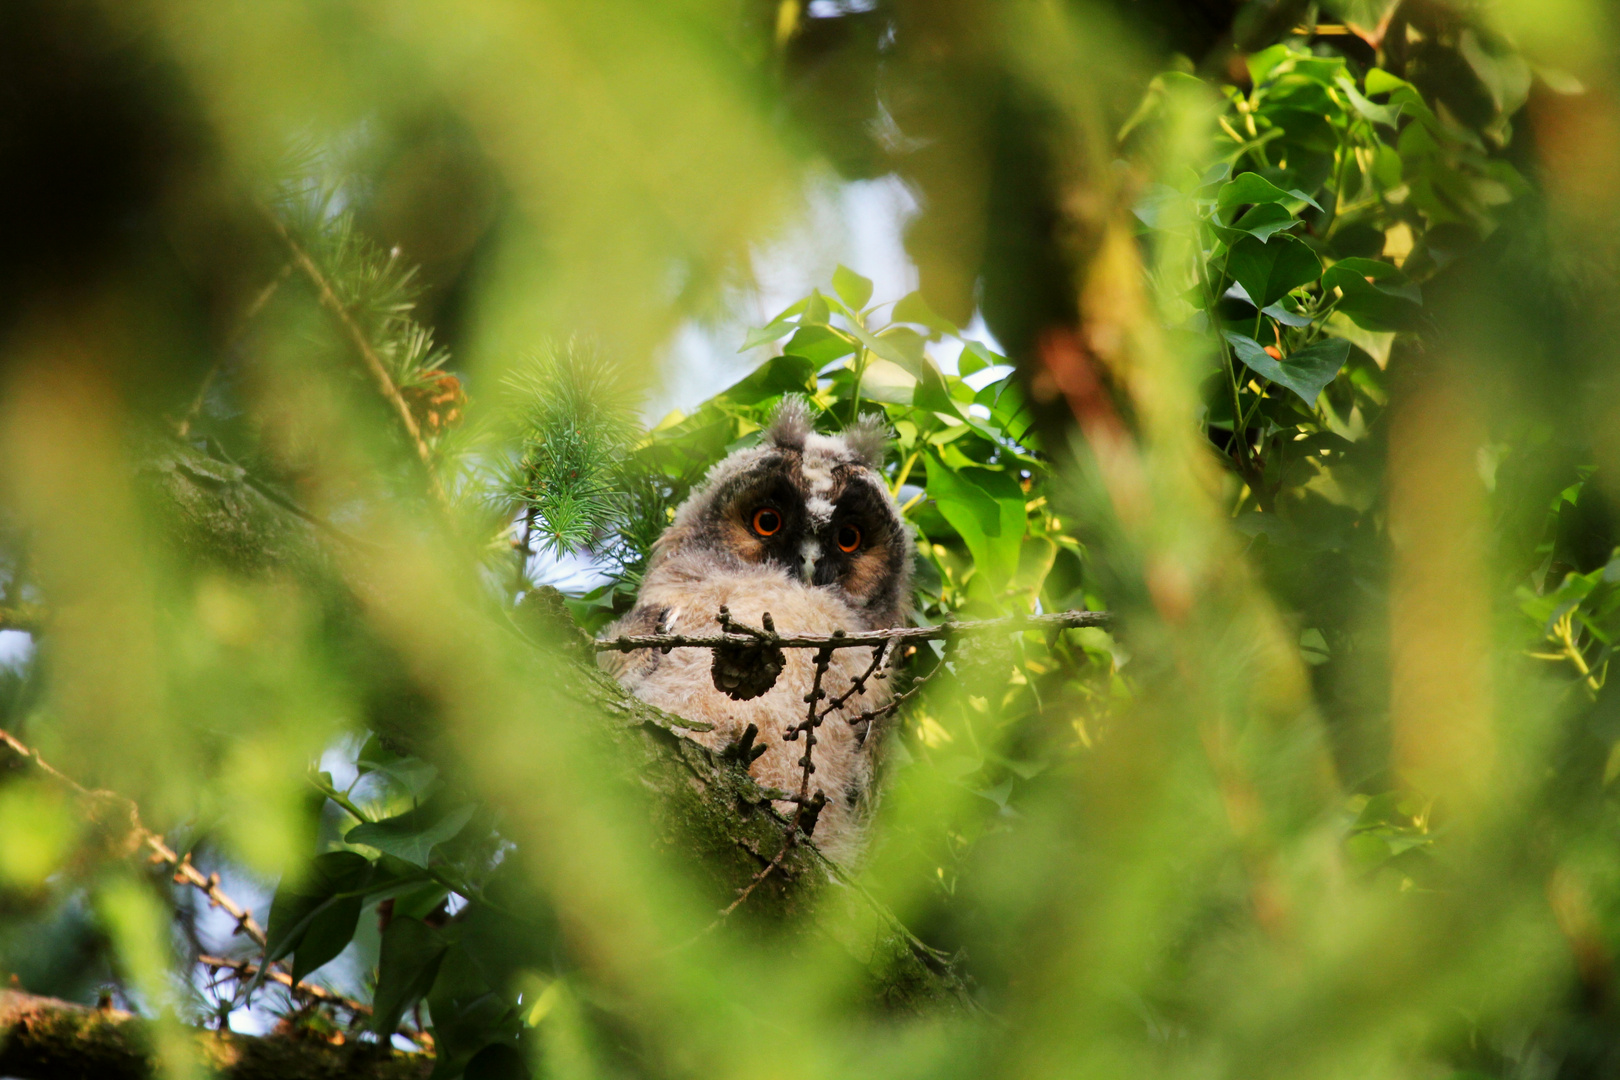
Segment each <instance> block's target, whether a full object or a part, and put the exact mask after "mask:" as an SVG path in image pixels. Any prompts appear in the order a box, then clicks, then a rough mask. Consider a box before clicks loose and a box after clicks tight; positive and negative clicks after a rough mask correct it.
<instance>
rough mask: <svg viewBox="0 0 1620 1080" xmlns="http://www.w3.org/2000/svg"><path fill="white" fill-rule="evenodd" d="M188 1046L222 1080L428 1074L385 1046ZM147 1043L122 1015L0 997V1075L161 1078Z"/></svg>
mask: <svg viewBox="0 0 1620 1080" xmlns="http://www.w3.org/2000/svg"><path fill="white" fill-rule="evenodd" d="M192 1044H193V1049H194V1052H195V1055H196V1057H197V1059H198V1060H199V1061H200V1062H202V1063H204V1064H205V1065H207V1066H208V1067H209V1068H210V1069H211V1070H212V1071H213V1072H214V1073H215V1074H216V1075H218V1076H221V1077H224V1078H227V1080H422V1078H423V1077H426V1076H427V1075H428V1074H429V1073H430V1072H432V1071H433V1059H432V1058H431V1057H430V1056H428V1055H426V1054H419V1053H402V1052H401V1051H399V1050H396V1049H394V1048H393V1047H392V1046H389V1045H387V1044H384V1043H374V1042H359V1041H348V1042H345V1043H343V1044H341V1045H335V1044H333V1043H331V1042H327V1041H323V1040H321V1039H316V1038H302V1037H299V1036H297V1035H291V1034H289V1035H269V1036H263V1037H251V1036H243V1035H235V1034H232V1033H230V1032H213V1031H202V1030H196V1031H195V1032H194V1033H193V1035H192ZM152 1045H153V1040H152V1037H151V1032H150V1030H149V1028H148V1025H147V1024H146V1023H145V1022H144V1021H142V1020H141V1019H139V1018H138V1017H135V1016H132V1015H131V1014H129V1013H127V1012H121V1011H119V1010H116V1009H92V1008H88V1007H86V1006H83V1005H75V1004H72V1003H71V1002H67V1001H60V1000H58V999H56V998H48V997H36V996H34V995H33V994H21V993H16V992H14V991H0V1076H15V1077H20V1078H24V1080H57V1078H64V1080H65V1078H70V1077H71V1078H75V1080H76V1078H79V1077H95V1078H96V1080H147V1078H149V1077H153V1076H156V1075H159V1073H158V1070H157V1069H156V1067H155V1066H156V1061H155V1059H154V1057H153V1053H152Z"/></svg>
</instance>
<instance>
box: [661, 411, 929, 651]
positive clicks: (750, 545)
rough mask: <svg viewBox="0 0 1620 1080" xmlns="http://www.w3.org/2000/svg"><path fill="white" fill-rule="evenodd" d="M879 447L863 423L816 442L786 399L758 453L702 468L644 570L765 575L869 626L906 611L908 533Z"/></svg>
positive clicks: (876, 425)
mask: <svg viewBox="0 0 1620 1080" xmlns="http://www.w3.org/2000/svg"><path fill="white" fill-rule="evenodd" d="M887 441H888V435H887V432H886V430H885V428H884V426H883V424H882V422H881V421H879V420H877V419H876V418H875V417H867V418H865V419H863V420H862V421H861V422H860V423H858V424H856V425H854V426H853V427H851V428H849V429H847V430H845V431H843V432H841V433H840V434H837V435H821V434H818V433H817V432H816V431H815V429H814V428H813V427H812V426H811V421H810V412H809V409H808V407H807V406H806V404H805V403H804V402H803V401H802V400H799V399H797V398H792V397H790V398H787V399H786V400H784V402H783V404H782V406H781V407H780V408H779V409H778V410H777V412H776V415H775V416H774V417H773V419H772V421H771V424H770V426H769V427H768V428H767V429H766V430H765V433H764V436H763V438H762V439H761V441H760V444H759V445H758V446H754V447H749V448H747V449H743V450H737V451H735V452H733V453H732V454H731V455H730V456H728V457H727V458H726V459H725V460H723V461H721V462H720V463H719V464H718V465H716V466H715V467H714V468H713V469H711V470H709V474H708V476H707V477H706V478H705V479H704V481H703V484H702V486H701V487H699V488H698V489H697V490H696V491H694V492H693V493H692V496H691V497H690V498H689V499H687V500H686V502H684V503H682V504H681V507H680V509H679V510H677V511H676V513H675V522H674V524H673V525H671V527H670V528H669V530H668V531H667V532H666V533H665V534H664V536H663V537H662V538H661V539H660V540H659V542H658V546H657V549H656V552H655V556H654V566H655V567H656V565H657V564H658V563H660V562H663V561H664V560H666V559H669V558H672V557H674V556H676V555H689V554H694V553H697V552H704V553H708V554H712V555H714V556H716V557H718V558H720V559H721V560H722V561H724V562H725V563H728V564H731V565H736V564H747V565H759V566H765V567H769V568H771V569H774V570H777V571H779V572H781V573H782V574H785V575H787V576H789V577H791V578H794V579H796V580H799V581H802V582H804V583H805V584H806V585H809V586H812V587H816V588H825V589H831V590H834V591H836V592H837V593H839V595H840V598H841V599H843V600H844V601H845V602H847V603H848V604H849V605H850V606H851V607H854V608H855V609H857V610H858V611H861V612H862V613H863V615H864V616H865V617H866V620H867V624H868V625H869V626H872V627H879V626H894V625H898V624H899V623H901V622H903V621H904V619H905V616H906V614H907V612H908V611H909V608H910V596H911V535H910V533H909V532H908V531H907V529H906V525H905V521H904V520H903V519H902V518H901V516H900V508H899V507H898V506H897V505H895V501H894V498H893V496H891V495H890V494H889V488H888V485H887V484H885V483H884V481H883V475H882V471H881V470H882V467H883V453H884V449H885V446H886V444H887Z"/></svg>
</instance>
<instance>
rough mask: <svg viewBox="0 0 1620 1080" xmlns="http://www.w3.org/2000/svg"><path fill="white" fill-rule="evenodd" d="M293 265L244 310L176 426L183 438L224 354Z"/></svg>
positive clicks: (236, 340) (259, 310) (240, 338)
mask: <svg viewBox="0 0 1620 1080" xmlns="http://www.w3.org/2000/svg"><path fill="white" fill-rule="evenodd" d="M292 265H293V264H292V263H290V262H289V263H283V264H282V266H281V269H280V270H278V271H276V276H275V277H273V278H271V279H270V283H269V284H268V285H266V286H265V287H264V288H262V289H260V290H259V294H258V295H257V296H255V297H254V298H253V302H252V303H251V304H249V305H248V306H247V309H246V310H245V311H243V312H242V317H241V318H240V319H238V320H237V323H236V328H235V329H234V330H233V331H231V336H230V338H229V339H228V340H227V341H226V342H225V346H224V348H223V349H221V350H220V352H221V358H220V359H219V360H216V361H214V363H213V365H212V366H211V367H210V368H209V369H208V374H206V375H204V376H203V381H202V385H201V386H198V387H197V396H196V397H194V398H192V399H191V405H190V407H189V408H187V409H186V414H185V415H184V416H182V417H181V418H180V422H179V423H178V424H176V425H175V426H174V433H175V434H176V435H178V436H180V437H181V438H182V439H184V438H185V437H186V436H187V435H189V434H191V422H192V421H193V420H195V419H197V414H198V413H200V412H202V407H203V402H204V401H205V400H206V399H207V397H208V388H209V387H211V386H213V385H214V379H215V377H217V376H218V375H219V367H220V365H221V364H223V363H224V362H225V360H224V354H228V353H229V352H230V350H231V349H232V347H234V346H235V345H236V343H237V342H238V341H240V340H242V335H243V334H245V333H246V332H247V328H248V325H249V324H250V323H252V322H253V320H254V319H255V318H257V317H258V314H259V312H261V311H263V310H264V306H265V305H266V304H268V303H269V302H270V298H271V297H273V296H275V295H276V290H277V289H279V288H281V283H282V282H283V281H285V280H287V275H288V274H290V273H291V272H292Z"/></svg>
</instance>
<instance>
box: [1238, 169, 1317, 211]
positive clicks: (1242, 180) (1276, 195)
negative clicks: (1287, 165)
mask: <svg viewBox="0 0 1620 1080" xmlns="http://www.w3.org/2000/svg"><path fill="white" fill-rule="evenodd" d="M1295 201H1298V202H1306V203H1310V204H1311V205H1312V206H1315V207H1316V208H1317V209H1318V210H1320V209H1322V208H1321V206H1318V205H1317V202H1316V200H1315V199H1313V198H1311V197H1310V196H1309V195H1307V194H1305V193H1304V192H1303V191H1297V190H1290V191H1284V190H1283V189H1282V188H1280V187H1278V186H1277V185H1276V184H1273V183H1272V182H1271V181H1270V180H1267V179H1266V178H1265V177H1263V176H1261V175H1260V174H1259V173H1252V172H1246V173H1243V174H1242V175H1240V176H1237V177H1234V178H1233V179H1232V180H1230V181H1228V182H1227V183H1226V185H1225V186H1223V187H1222V188H1221V191H1220V194H1219V195H1217V196H1215V205H1216V206H1217V207H1218V208H1219V209H1221V210H1230V209H1232V208H1233V207H1234V206H1244V205H1247V204H1249V203H1256V204H1258V203H1287V202H1295Z"/></svg>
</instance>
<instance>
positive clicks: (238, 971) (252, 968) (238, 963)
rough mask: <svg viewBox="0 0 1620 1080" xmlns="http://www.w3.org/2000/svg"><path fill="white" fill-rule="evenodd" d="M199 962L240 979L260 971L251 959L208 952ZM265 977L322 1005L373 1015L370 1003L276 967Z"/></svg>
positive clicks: (210, 970)
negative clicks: (294, 979) (309, 981)
mask: <svg viewBox="0 0 1620 1080" xmlns="http://www.w3.org/2000/svg"><path fill="white" fill-rule="evenodd" d="M197 963H198V964H200V965H201V966H202V967H205V968H207V969H208V971H209V974H210V975H213V974H214V973H216V972H219V971H229V972H231V973H232V976H233V977H234V978H236V979H237V980H238V981H243V980H249V979H252V978H253V977H254V976H255V975H257V974H258V973H259V965H258V964H255V963H252V962H251V961H248V960H230V959H227V958H226V957H223V956H213V955H210V954H208V953H201V954H199V955H198V957H197ZM265 978H266V979H268V980H269V981H270V982H273V983H276V984H278V985H280V986H284V987H286V988H287V989H288V990H292V991H294V992H295V993H297V994H299V995H301V996H303V997H307V998H309V999H310V1000H311V1001H318V1002H320V1003H321V1004H322V1005H335V1006H341V1007H342V1008H344V1009H347V1010H348V1011H349V1012H350V1013H352V1014H354V1015H356V1016H370V1015H371V1006H370V1005H366V1004H363V1003H362V1002H358V1001H355V1000H353V999H352V998H346V997H344V996H343V995H342V994H334V993H333V992H332V991H330V990H328V989H326V987H324V986H311V985H310V984H309V983H305V982H294V981H293V977H292V976H291V975H289V974H287V973H286V972H285V971H280V970H277V969H276V968H274V967H272V968H271V969H270V970H269V971H268V972H266V973H265Z"/></svg>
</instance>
